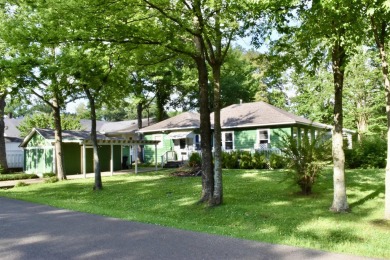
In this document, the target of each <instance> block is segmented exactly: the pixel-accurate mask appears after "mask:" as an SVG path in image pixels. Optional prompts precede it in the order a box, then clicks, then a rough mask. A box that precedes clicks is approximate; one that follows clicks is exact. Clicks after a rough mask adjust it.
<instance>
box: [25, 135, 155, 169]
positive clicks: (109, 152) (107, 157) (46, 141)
mask: <svg viewBox="0 0 390 260" xmlns="http://www.w3.org/2000/svg"><path fill="white" fill-rule="evenodd" d="M97 140H98V154H99V160H100V168H101V171H111V172H113V171H118V170H121V169H122V168H123V159H124V157H125V156H129V154H130V151H129V150H131V149H132V147H133V146H138V145H140V144H142V145H153V146H156V145H157V143H158V142H148V141H143V140H132V139H131V138H130V139H124V138H120V137H107V136H106V135H103V134H101V133H98V134H97ZM62 142H63V145H62V149H63V152H62V156H63V161H64V171H65V174H86V173H89V172H94V161H93V147H92V141H91V134H90V132H89V131H63V132H62ZM20 146H21V147H23V149H24V171H25V172H26V173H35V174H37V175H40V176H42V174H43V173H49V172H53V173H54V172H55V169H56V167H55V161H56V160H55V147H54V130H51V129H35V128H34V129H33V130H32V131H31V132H30V133H29V135H28V136H27V137H26V138H25V139H24V140H23V142H22V144H21V145H20Z"/></svg>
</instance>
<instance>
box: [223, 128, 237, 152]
mask: <svg viewBox="0 0 390 260" xmlns="http://www.w3.org/2000/svg"><path fill="white" fill-rule="evenodd" d="M233 141H234V140H233V132H226V133H223V134H222V146H223V148H224V149H225V150H233Z"/></svg>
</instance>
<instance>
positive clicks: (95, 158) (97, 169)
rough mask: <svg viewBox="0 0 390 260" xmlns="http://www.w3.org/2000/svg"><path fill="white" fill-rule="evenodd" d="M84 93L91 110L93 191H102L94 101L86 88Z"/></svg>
mask: <svg viewBox="0 0 390 260" xmlns="http://www.w3.org/2000/svg"><path fill="white" fill-rule="evenodd" d="M84 91H85V93H86V94H87V97H88V100H89V106H90V108H91V140H92V146H93V165H94V171H95V184H94V186H93V189H94V190H102V189H103V183H102V174H101V171H100V160H99V153H98V143H97V134H96V106H95V99H94V97H93V96H92V94H91V92H90V91H89V89H88V88H87V87H84Z"/></svg>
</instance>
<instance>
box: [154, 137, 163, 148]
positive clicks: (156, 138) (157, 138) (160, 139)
mask: <svg viewBox="0 0 390 260" xmlns="http://www.w3.org/2000/svg"><path fill="white" fill-rule="evenodd" d="M152 140H154V141H160V142H159V143H158V144H157V148H163V147H164V144H163V136H162V135H153V139H152Z"/></svg>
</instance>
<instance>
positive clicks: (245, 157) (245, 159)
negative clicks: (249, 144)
mask: <svg viewBox="0 0 390 260" xmlns="http://www.w3.org/2000/svg"><path fill="white" fill-rule="evenodd" d="M239 158H240V159H239V167H240V169H252V168H253V166H252V155H251V153H250V152H248V151H242V152H241V154H240V157H239Z"/></svg>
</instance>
